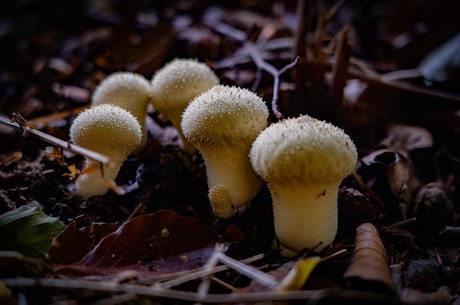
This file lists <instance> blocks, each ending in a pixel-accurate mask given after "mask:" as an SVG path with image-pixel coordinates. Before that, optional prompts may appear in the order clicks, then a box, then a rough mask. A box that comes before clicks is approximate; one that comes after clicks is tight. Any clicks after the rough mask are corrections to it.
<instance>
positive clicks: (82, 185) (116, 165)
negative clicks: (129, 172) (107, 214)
mask: <svg viewBox="0 0 460 305" xmlns="http://www.w3.org/2000/svg"><path fill="white" fill-rule="evenodd" d="M121 164H122V163H121V162H113V161H112V162H111V163H110V164H109V165H104V167H103V169H104V170H103V171H102V170H101V167H100V163H98V162H95V161H92V160H87V161H86V162H85V166H84V168H83V171H86V172H84V173H82V174H80V176H78V178H77V179H76V180H75V186H74V192H75V193H76V194H78V195H79V196H81V197H82V198H83V199H88V198H90V197H93V196H98V195H104V194H105V193H107V191H108V190H109V187H108V186H107V185H106V183H104V180H111V181H113V180H115V178H116V177H117V175H118V172H119V171H120V168H121ZM102 174H104V176H103V175H102Z"/></svg>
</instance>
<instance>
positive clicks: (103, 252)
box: [77, 210, 221, 267]
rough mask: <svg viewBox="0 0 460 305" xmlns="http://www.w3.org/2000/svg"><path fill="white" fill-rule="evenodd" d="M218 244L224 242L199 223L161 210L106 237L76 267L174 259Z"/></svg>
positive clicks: (117, 265) (144, 216) (141, 217)
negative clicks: (179, 255) (166, 232)
mask: <svg viewBox="0 0 460 305" xmlns="http://www.w3.org/2000/svg"><path fill="white" fill-rule="evenodd" d="M165 230H167V231H168V234H166V235H165V234H164V232H165ZM162 232H163V233H162ZM216 242H221V239H220V238H219V237H218V236H217V234H216V233H215V232H214V231H213V230H212V229H211V228H209V227H208V226H206V225H204V224H203V223H201V222H200V221H199V220H198V219H196V218H193V217H187V216H181V215H179V214H177V213H175V212H173V211H169V210H161V211H158V212H155V213H153V214H147V215H141V216H138V217H135V218H132V219H130V220H129V221H127V222H126V223H124V224H123V225H122V226H121V227H120V228H118V230H116V231H115V232H112V233H110V234H108V235H107V236H105V237H104V238H103V239H102V240H101V241H100V242H99V244H98V245H97V246H96V247H95V248H94V249H93V250H92V251H90V252H89V253H88V254H87V255H85V256H84V257H83V258H82V259H81V260H80V261H79V262H77V264H80V265H82V266H92V267H109V266H110V267H120V266H126V265H132V264H137V263H141V262H151V261H154V260H157V259H160V258H166V257H171V256H174V255H178V254H182V253H185V252H189V251H192V250H196V249H200V248H203V247H206V246H209V245H210V244H215V243H216Z"/></svg>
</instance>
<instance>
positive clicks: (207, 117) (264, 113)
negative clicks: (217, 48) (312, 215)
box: [181, 85, 268, 218]
mask: <svg viewBox="0 0 460 305" xmlns="http://www.w3.org/2000/svg"><path fill="white" fill-rule="evenodd" d="M267 119H268V109H267V106H266V104H265V102H264V101H263V100H262V99H261V98H260V97H258V96H257V95H256V94H254V93H253V92H251V91H249V90H247V89H242V88H238V87H229V86H223V85H217V86H214V87H213V88H211V89H209V90H208V91H206V92H204V93H202V94H200V95H199V96H197V97H196V98H195V99H193V101H192V102H191V103H190V105H189V106H188V107H187V108H186V109H185V111H184V113H183V115H182V123H181V126H182V130H183V132H184V135H185V137H186V139H187V140H188V141H189V142H190V143H191V144H193V145H194V146H195V147H196V148H197V149H198V150H199V152H200V153H201V155H202V157H203V160H204V163H205V167H206V174H207V180H208V188H209V192H208V197H209V200H210V202H211V205H212V208H213V212H214V214H215V215H216V216H217V217H219V218H229V217H231V216H233V215H234V214H235V213H236V212H237V211H242V210H244V208H245V206H246V204H247V203H248V202H249V201H250V200H251V199H252V198H253V197H254V196H255V195H256V194H257V193H258V191H259V190H260V188H261V186H262V181H261V180H260V178H259V177H257V175H256V174H255V172H254V171H253V169H252V167H251V164H250V162H249V156H248V154H249V150H250V148H251V144H252V142H253V141H254V139H255V138H256V137H257V135H258V134H259V133H260V132H261V131H262V130H263V129H264V128H265V127H266V126H267Z"/></svg>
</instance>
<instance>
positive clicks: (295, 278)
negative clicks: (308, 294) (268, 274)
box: [276, 256, 322, 291]
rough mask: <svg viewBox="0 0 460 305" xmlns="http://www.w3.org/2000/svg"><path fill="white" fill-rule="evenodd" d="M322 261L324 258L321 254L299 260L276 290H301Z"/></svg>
mask: <svg viewBox="0 0 460 305" xmlns="http://www.w3.org/2000/svg"><path fill="white" fill-rule="evenodd" d="M321 261H322V259H321V258H320V257H319V256H312V257H308V258H306V259H303V260H301V261H299V262H297V264H295V265H294V267H293V268H292V269H291V271H289V273H288V274H287V275H286V276H285V277H284V278H283V279H282V280H281V283H280V284H279V285H278V287H277V288H276V290H277V291H288V290H300V289H301V288H302V286H303V285H304V284H305V282H306V281H307V280H308V278H309V277H310V274H311V273H312V271H313V270H314V269H315V267H316V266H317V265H318V264H319V263H320V262H321Z"/></svg>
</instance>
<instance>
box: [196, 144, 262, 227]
mask: <svg viewBox="0 0 460 305" xmlns="http://www.w3.org/2000/svg"><path fill="white" fill-rule="evenodd" d="M199 150H200V151H201V153H202V155H203V159H204V162H205V166H206V175H207V180H208V188H209V193H208V197H209V201H210V202H211V205H212V207H213V212H214V214H215V215H216V216H217V217H219V218H230V217H231V216H233V215H234V214H235V213H237V212H238V211H243V210H244V207H245V206H246V204H247V203H248V202H249V201H250V200H251V199H253V198H254V196H255V195H256V194H257V193H258V192H259V190H260V189H261V188H262V181H261V180H260V179H259V177H257V176H256V174H255V172H254V170H253V169H252V167H251V164H250V162H249V157H248V153H249V148H248V150H247V151H246V150H242V149H241V148H238V149H237V148H235V147H226V148H220V149H216V150H214V151H212V152H207V151H206V152H203V150H201V149H199Z"/></svg>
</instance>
